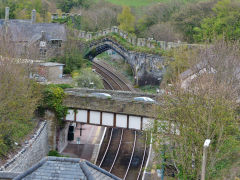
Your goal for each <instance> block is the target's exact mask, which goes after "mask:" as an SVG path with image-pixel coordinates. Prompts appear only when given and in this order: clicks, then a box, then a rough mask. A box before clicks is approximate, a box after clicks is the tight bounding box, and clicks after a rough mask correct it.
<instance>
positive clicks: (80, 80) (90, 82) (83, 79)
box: [74, 68, 104, 89]
mask: <svg viewBox="0 0 240 180" xmlns="http://www.w3.org/2000/svg"><path fill="white" fill-rule="evenodd" d="M74 82H75V84H76V86H78V87H83V88H92V89H103V88H104V86H103V82H102V80H101V78H100V77H99V76H98V75H97V74H96V73H94V72H92V69H90V68H85V69H82V70H81V71H80V72H79V75H77V76H76V77H74Z"/></svg>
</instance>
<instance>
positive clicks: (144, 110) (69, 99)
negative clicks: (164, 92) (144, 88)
mask: <svg viewBox="0 0 240 180" xmlns="http://www.w3.org/2000/svg"><path fill="white" fill-rule="evenodd" d="M65 92H66V94H67V96H66V98H65V99H64V105H65V106H67V107H68V108H69V110H68V112H69V114H68V115H67V116H66V118H65V120H66V121H70V122H78V123H85V124H93V125H101V126H109V127H119V128H126V129H135V130H144V129H145V128H147V126H148V124H149V123H151V122H152V121H153V119H154V118H156V110H157V104H156V103H152V102H139V101H135V100H133V98H134V97H142V96H147V97H151V98H152V99H155V100H157V99H158V96H156V95H152V94H144V93H133V92H126V91H110V90H92V89H80V88H79V89H78V88H75V89H66V91H65ZM93 92H100V93H108V94H110V95H111V96H112V97H111V98H102V97H96V96H94V95H92V94H91V93H93Z"/></svg>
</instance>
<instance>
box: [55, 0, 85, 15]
mask: <svg viewBox="0 0 240 180" xmlns="http://www.w3.org/2000/svg"><path fill="white" fill-rule="evenodd" d="M57 6H58V8H60V9H61V10H62V11H63V12H66V13H69V12H70V11H71V9H72V8H73V7H81V6H84V7H88V6H89V1H88V0H67V1H66V0H57Z"/></svg>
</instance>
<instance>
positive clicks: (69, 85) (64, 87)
mask: <svg viewBox="0 0 240 180" xmlns="http://www.w3.org/2000/svg"><path fill="white" fill-rule="evenodd" d="M55 86H57V87H60V88H62V89H67V88H73V86H72V85H71V84H55Z"/></svg>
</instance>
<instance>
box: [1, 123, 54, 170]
mask: <svg viewBox="0 0 240 180" xmlns="http://www.w3.org/2000/svg"><path fill="white" fill-rule="evenodd" d="M48 151H49V149H48V123H47V121H44V122H41V124H40V126H39V128H38V130H37V131H36V132H35V133H34V135H33V137H32V138H31V139H30V140H29V141H27V142H25V146H24V147H23V148H22V149H21V150H20V151H19V152H18V153H17V155H15V156H14V157H13V158H12V159H10V160H8V162H7V163H6V164H4V165H3V166H2V167H1V168H0V171H11V172H23V171H26V170H27V169H28V168H30V167H32V166H33V165H34V164H36V163H37V162H38V161H40V160H41V159H42V158H43V157H45V156H46V155H47V154H48Z"/></svg>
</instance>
